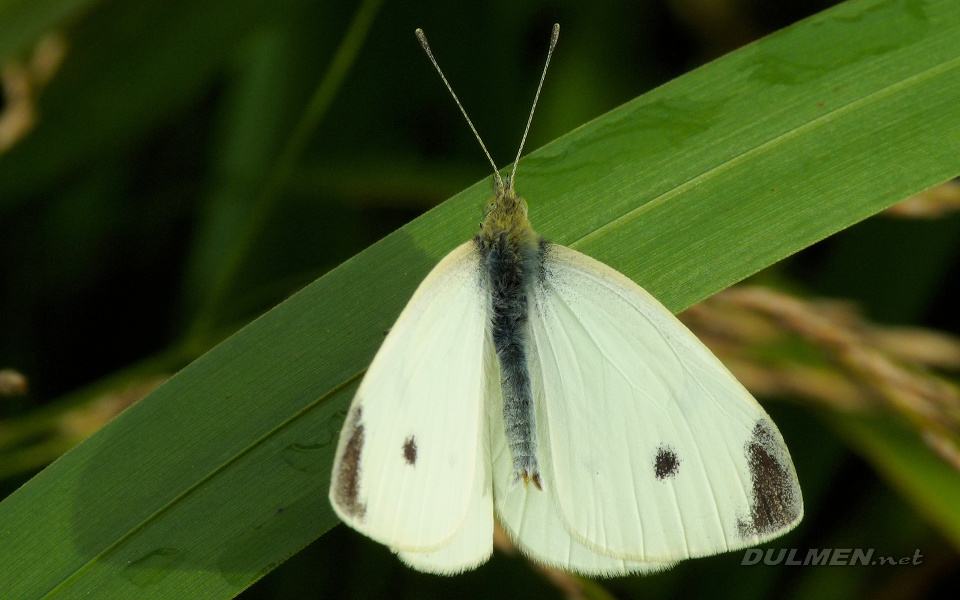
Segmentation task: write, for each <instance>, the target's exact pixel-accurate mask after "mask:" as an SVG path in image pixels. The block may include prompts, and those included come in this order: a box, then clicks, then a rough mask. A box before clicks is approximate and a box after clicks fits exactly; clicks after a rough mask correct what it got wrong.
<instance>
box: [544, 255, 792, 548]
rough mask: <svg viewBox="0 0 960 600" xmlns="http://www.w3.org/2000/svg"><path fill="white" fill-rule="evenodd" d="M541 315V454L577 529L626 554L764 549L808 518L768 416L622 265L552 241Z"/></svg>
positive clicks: (565, 517) (570, 526)
mask: <svg viewBox="0 0 960 600" xmlns="http://www.w3.org/2000/svg"><path fill="white" fill-rule="evenodd" d="M534 289H535V291H534V293H533V294H532V299H531V311H530V347H531V353H532V354H534V355H535V356H536V360H532V361H531V368H532V369H535V370H537V369H538V370H539V373H537V374H535V375H534V376H533V380H534V386H535V392H536V388H537V387H539V388H540V389H539V392H537V393H538V395H540V396H541V399H540V400H539V401H540V402H541V403H542V405H543V406H542V409H541V411H540V412H541V413H542V417H541V414H539V413H538V415H537V418H538V421H542V422H538V428H539V430H540V431H543V432H544V434H545V435H542V436H541V437H540V439H541V440H542V442H541V444H540V447H539V448H538V450H539V452H540V460H541V462H542V464H543V466H544V469H543V470H544V478H545V485H546V486H548V487H549V488H552V489H553V490H554V493H555V497H556V502H557V505H558V507H559V515H560V519H561V521H562V522H563V524H564V526H565V529H566V530H567V531H569V532H570V534H571V535H572V536H573V537H574V538H576V539H577V540H578V541H580V542H581V543H582V544H583V545H585V546H587V547H589V548H592V549H593V550H595V551H598V552H600V553H602V554H605V555H607V556H610V557H613V558H618V559H621V560H625V561H639V562H662V563H668V562H673V561H677V560H680V559H685V558H692V557H697V556H705V555H710V554H715V553H718V552H724V551H728V550H735V549H738V548H743V547H747V546H752V545H756V544H758V543H760V542H763V541H765V540H768V539H771V538H773V537H776V536H778V535H780V534H782V533H784V532H785V531H788V530H789V529H791V528H793V527H794V526H795V525H796V524H797V523H798V522H799V520H800V518H801V517H802V514H803V504H802V500H801V496H800V488H799V484H798V483H797V478H796V473H795V471H794V467H793V462H792V461H791V459H790V455H789V453H788V452H787V449H786V446H785V445H784V443H783V439H782V438H781V436H780V433H779V431H777V428H776V426H775V425H774V424H773V422H772V421H771V420H770V418H769V416H767V414H766V412H765V411H764V410H763V408H761V407H760V405H759V404H758V403H757V401H756V400H754V398H753V397H752V396H751V395H750V394H749V392H747V391H746V390H745V389H744V388H743V386H742V385H740V383H739V382H738V381H737V380H736V379H735V378H734V377H733V375H731V374H730V373H729V371H727V369H726V368H725V367H724V366H723V365H722V364H721V363H720V361H719V360H718V359H717V358H716V357H715V356H714V355H713V354H712V353H711V352H710V351H709V350H708V349H707V348H706V347H705V346H703V344H701V343H700V341H699V340H697V338H696V337H695V336H694V335H693V334H692V333H690V331H689V330H688V329H686V327H684V326H683V325H682V324H681V323H680V322H679V321H678V320H677V319H676V318H675V317H674V316H673V315H672V314H671V313H670V312H669V311H668V310H666V309H665V308H664V307H663V306H662V305H661V304H660V303H659V302H657V301H656V300H655V299H654V298H653V297H652V296H650V295H649V294H648V293H647V292H645V291H644V290H643V289H642V288H640V286H638V285H637V284H635V283H633V282H632V281H630V280H629V279H628V278H627V277H625V276H624V275H622V274H620V273H618V272H617V271H615V270H613V269H611V268H610V267H608V266H606V265H604V264H603V263H600V262H598V261H596V260H594V259H592V258H590V257H588V256H585V255H583V254H581V253H579V252H576V251H574V250H571V249H569V248H566V247H563V246H559V245H554V244H549V245H548V246H547V247H546V248H545V251H544V263H543V272H542V274H541V276H540V277H539V279H538V282H537V284H536V285H535V286H534Z"/></svg>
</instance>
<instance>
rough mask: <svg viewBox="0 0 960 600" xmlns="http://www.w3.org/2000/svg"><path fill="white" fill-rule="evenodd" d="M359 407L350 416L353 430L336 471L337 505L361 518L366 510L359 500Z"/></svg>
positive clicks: (360, 430)
mask: <svg viewBox="0 0 960 600" xmlns="http://www.w3.org/2000/svg"><path fill="white" fill-rule="evenodd" d="M360 412H361V411H360V409H359V408H357V409H356V410H355V411H354V412H353V415H352V416H351V417H350V419H351V426H352V428H353V430H352V431H351V432H350V438H349V440H348V441H347V445H346V447H345V448H344V449H343V455H342V456H341V457H340V470H339V471H338V472H337V474H336V477H337V488H336V499H337V506H339V507H340V508H341V509H342V510H343V512H345V513H346V514H348V515H350V516H351V517H357V518H361V517H363V515H364V513H365V512H367V506H366V504H364V503H362V502H360V498H359V495H360V454H361V453H362V452H363V423H362V422H361V421H360Z"/></svg>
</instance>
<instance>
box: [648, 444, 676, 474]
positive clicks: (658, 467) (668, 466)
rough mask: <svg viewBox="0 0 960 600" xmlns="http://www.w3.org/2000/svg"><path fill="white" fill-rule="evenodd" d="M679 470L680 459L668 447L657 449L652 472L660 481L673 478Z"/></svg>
mask: <svg viewBox="0 0 960 600" xmlns="http://www.w3.org/2000/svg"><path fill="white" fill-rule="evenodd" d="M679 470H680V458H679V457H678V456H677V453H676V451H675V450H674V449H673V448H671V447H670V446H660V447H659V448H657V457H656V458H655V459H654V460H653V472H654V474H655V475H656V476H657V479H659V480H660V481H665V480H666V479H667V478H670V477H675V476H676V475H677V472H678V471H679Z"/></svg>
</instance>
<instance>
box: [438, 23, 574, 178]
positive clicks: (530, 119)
mask: <svg viewBox="0 0 960 600" xmlns="http://www.w3.org/2000/svg"><path fill="white" fill-rule="evenodd" d="M558 37H560V23H554V24H553V32H552V33H551V34H550V49H549V50H547V63H546V64H545V65H543V74H542V75H540V84H539V85H538V86H537V94H536V95H535V96H534V97H533V106H531V107H530V116H529V117H528V118H527V126H526V127H525V128H524V130H523V137H522V138H521V139H520V148H518V149H517V158H516V159H515V160H514V161H513V171H511V172H510V178H509V179H507V186H508V187H509V188H510V191H511V192H512V191H513V180H514V179H515V178H516V176H517V165H518V164H519V163H520V153H521V152H523V144H524V143H526V141H527V133H528V132H529V131H530V123H532V122H533V111H535V110H536V109H537V100H539V99H540V89H541V88H542V87H543V80H544V79H546V77H547V67H549V66H550V57H552V56H553V49H554V47H556V45H557V38H558ZM437 68H439V67H437ZM451 93H452V92H451Z"/></svg>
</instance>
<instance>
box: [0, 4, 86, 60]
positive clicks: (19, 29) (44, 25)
mask: <svg viewBox="0 0 960 600" xmlns="http://www.w3.org/2000/svg"><path fill="white" fill-rule="evenodd" d="M97 1H98V0H41V1H37V0H0V32H2V33H0V62H2V61H3V60H5V59H7V58H10V57H11V56H12V55H14V54H15V53H17V52H19V51H21V50H23V49H24V48H26V47H28V46H29V45H30V44H31V43H33V42H34V41H36V39H37V38H38V37H40V35H42V34H43V33H45V32H47V31H50V30H51V29H53V28H55V27H58V26H60V25H62V24H63V23H64V21H67V20H68V19H70V18H71V17H75V16H77V15H78V14H80V13H82V12H83V11H84V10H87V9H89V8H90V7H91V6H92V5H94V4H95V3H96V2H97Z"/></svg>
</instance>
